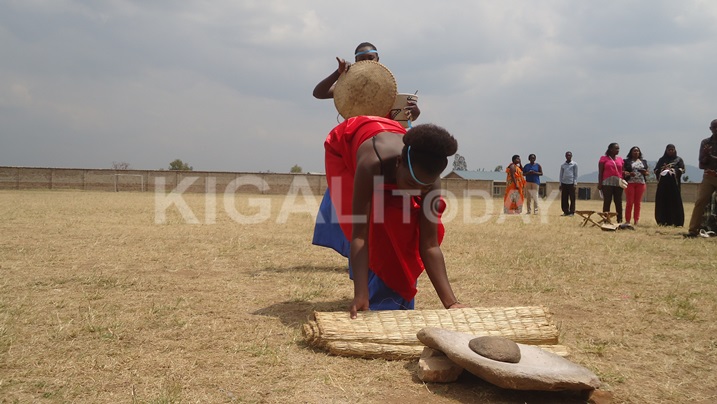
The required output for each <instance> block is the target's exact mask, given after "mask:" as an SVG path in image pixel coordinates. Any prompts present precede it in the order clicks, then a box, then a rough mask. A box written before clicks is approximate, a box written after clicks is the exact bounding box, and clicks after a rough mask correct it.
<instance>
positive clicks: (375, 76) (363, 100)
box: [334, 60, 398, 119]
mask: <svg viewBox="0 0 717 404" xmlns="http://www.w3.org/2000/svg"><path fill="white" fill-rule="evenodd" d="M397 94H398V90H397V85H396V79H395V78H394V77H393V73H391V71H390V70H388V68H387V67H386V66H384V65H382V64H381V63H379V62H376V61H373V60H363V61H360V62H356V63H354V64H352V65H351V67H350V68H349V70H348V71H347V72H345V73H343V74H342V75H341V76H339V79H338V81H337V82H336V86H335V87H334V105H335V106H336V110H337V111H338V112H339V114H341V116H342V117H344V119H347V118H352V117H355V116H360V115H372V116H382V117H385V116H386V115H388V113H389V112H390V111H391V107H392V106H393V103H394V102H395V101H396V95H397Z"/></svg>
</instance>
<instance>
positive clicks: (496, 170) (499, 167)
mask: <svg viewBox="0 0 717 404" xmlns="http://www.w3.org/2000/svg"><path fill="white" fill-rule="evenodd" d="M493 171H495V172H497V173H499V172H501V171H503V166H495V169H493Z"/></svg>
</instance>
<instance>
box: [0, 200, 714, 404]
mask: <svg viewBox="0 0 717 404" xmlns="http://www.w3.org/2000/svg"><path fill="white" fill-rule="evenodd" d="M231 199H232V198H230V199H229V200H226V199H225V198H224V197H223V195H218V196H217V197H216V198H215V199H211V198H209V199H207V198H206V197H205V195H184V197H183V199H182V201H183V203H186V206H185V208H186V209H184V213H185V216H182V214H181V213H182V210H181V209H178V208H177V206H175V205H173V206H170V207H169V208H167V209H164V210H163V209H162V207H161V205H162V203H159V204H158V203H157V198H155V195H154V194H152V193H103V192H72V191H2V192H0V402H3V403H5V402H7V403H12V402H21V403H24V402H106V403H114V402H133V403H180V402H182V403H194V402H212V403H222V402H224V403H232V402H249V403H251V402H268V403H273V402H282V403H283V402H307V403H319V402H322V403H323V402H336V403H342V402H345V403H354V402H367V403H392V402H401V403H404V402H432V403H455V402H491V403H556V402H558V403H562V402H564V403H580V402H584V399H582V398H581V397H580V396H578V395H575V394H567V393H538V392H514V391H507V390H503V389H499V388H496V387H493V386H491V385H489V384H487V383H485V382H483V381H481V380H480V379H478V378H476V377H473V376H471V375H464V376H462V377H461V379H460V380H459V381H458V382H456V383H451V384H445V385H443V384H431V383H429V384H424V383H422V382H421V381H420V380H418V378H417V377H416V373H415V370H416V366H417V364H416V362H415V361H385V360H366V359H356V358H345V357H337V356H331V355H328V354H327V353H326V352H323V351H320V350H314V349H312V348H310V347H308V346H307V345H306V344H305V343H304V341H303V338H302V336H301V325H302V324H303V323H304V322H305V321H306V319H307V317H308V316H309V315H310V314H311V313H312V312H313V311H335V310H345V309H346V308H347V307H348V304H349V302H350V299H351V297H352V290H353V289H352V284H351V282H350V281H349V279H348V277H347V274H346V260H345V259H343V258H342V257H340V256H338V255H337V254H336V253H334V252H333V251H330V250H328V249H324V248H320V247H315V246H311V244H310V241H311V233H312V230H313V217H312V215H311V214H309V213H306V212H315V211H316V207H317V206H318V201H319V197H318V196H316V197H314V198H309V200H302V198H300V197H299V198H297V200H296V203H294V204H293V205H288V204H287V200H286V199H285V198H284V197H283V196H262V195H236V197H235V198H233V200H231ZM160 202H161V201H160ZM302 203H303V204H304V205H303V207H302V206H299V208H298V209H295V210H297V211H296V212H293V213H291V212H290V209H289V208H290V207H291V206H296V205H297V204H299V205H300V204H302ZM558 204H559V202H555V203H553V204H552V205H551V206H549V207H546V209H544V210H543V214H542V215H541V216H530V217H529V219H527V218H526V217H507V218H501V216H500V215H499V210H498V208H499V206H500V201H498V200H495V201H490V200H489V201H488V202H485V201H482V200H477V201H472V203H471V206H470V209H468V208H467V205H466V204H465V201H463V200H459V203H458V204H457V205H454V206H455V208H456V212H457V216H456V217H455V218H454V219H453V220H450V221H448V222H447V224H446V227H447V237H446V239H445V241H444V245H443V251H444V254H445V256H446V261H447V265H448V269H449V276H450V278H451V281H452V283H453V286H454V289H455V290H456V293H457V295H458V297H459V299H461V301H463V302H465V303H468V304H470V305H472V306H484V307H492V306H524V305H543V306H546V307H547V308H548V309H549V310H550V311H551V312H552V313H553V318H554V320H555V321H556V322H557V323H558V324H559V326H560V329H561V343H562V344H563V345H566V346H567V347H569V349H570V350H571V356H570V359H571V360H572V361H574V362H576V363H579V364H581V365H583V366H586V367H587V368H589V369H591V370H592V371H593V372H595V373H596V374H597V375H599V376H600V378H601V380H602V381H603V383H604V386H603V389H605V390H609V391H611V392H612V393H613V394H614V398H615V402H626V403H667V402H680V403H687V402H704V403H708V402H714V401H715V400H717V376H716V374H717V373H716V372H715V370H716V369H715V367H717V337H716V336H715V335H717V321H716V320H717V307H716V306H717V287H716V283H717V276H716V274H717V260H716V259H715V258H716V257H717V239H683V238H682V237H681V233H682V232H684V229H674V228H659V227H657V226H656V225H655V224H654V220H653V219H652V215H653V205H652V204H649V203H647V204H644V205H643V213H642V216H643V219H642V224H641V225H640V226H639V227H638V228H637V230H635V231H629V230H625V231H619V232H603V231H600V230H599V229H597V228H583V227H580V226H579V224H580V219H579V218H578V217H560V216H559V214H560V210H559V207H558V206H557V205H558ZM600 204H601V202H600V201H578V208H579V209H593V210H600ZM158 206H159V209H158ZM685 210H686V214H687V217H689V214H690V212H691V205H690V204H686V205H685ZM158 211H163V212H164V213H166V220H164V221H162V220H160V222H161V223H157V219H158V217H161V215H159V214H158ZM187 211H190V212H191V213H192V214H193V215H194V216H195V217H196V219H197V221H198V222H199V224H189V223H188V219H187V216H186V214H187ZM464 214H468V220H466V219H465V217H464ZM262 215H263V216H262ZM282 215H283V216H282ZM471 220H472V221H474V222H475V221H481V220H484V221H483V222H482V223H468V221H471ZM248 221H255V222H257V223H246V222H248ZM240 222H242V223H240ZM440 307H441V305H440V303H439V301H438V299H437V297H436V294H435V292H434V291H433V288H432V287H431V285H430V282H429V281H428V280H427V278H426V277H425V276H423V277H422V278H421V279H420V280H419V294H418V296H417V308H419V309H420V308H425V309H429V308H431V309H435V308H440Z"/></svg>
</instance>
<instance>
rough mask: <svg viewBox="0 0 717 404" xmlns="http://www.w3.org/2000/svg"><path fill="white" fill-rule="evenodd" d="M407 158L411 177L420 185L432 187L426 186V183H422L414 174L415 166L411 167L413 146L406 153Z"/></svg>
mask: <svg viewBox="0 0 717 404" xmlns="http://www.w3.org/2000/svg"><path fill="white" fill-rule="evenodd" d="M406 156H408V171H409V172H410V173H411V177H413V180H414V181H416V182H417V183H419V184H420V185H431V184H426V183H425V182H421V181H419V180H418V178H416V174H414V173H413V166H412V165H411V146H408V150H407V151H406Z"/></svg>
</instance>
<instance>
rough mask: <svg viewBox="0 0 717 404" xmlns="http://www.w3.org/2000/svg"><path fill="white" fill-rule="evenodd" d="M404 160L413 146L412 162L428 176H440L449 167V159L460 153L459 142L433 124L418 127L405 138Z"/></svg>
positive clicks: (407, 133) (412, 129) (409, 131)
mask: <svg viewBox="0 0 717 404" xmlns="http://www.w3.org/2000/svg"><path fill="white" fill-rule="evenodd" d="M403 144H404V147H403V152H402V153H401V155H402V158H403V159H404V160H405V159H406V157H407V153H408V146H411V161H412V162H413V164H414V165H416V166H419V167H421V168H422V169H424V170H425V171H426V172H427V173H428V174H431V175H439V174H440V173H441V172H442V171H443V170H444V169H445V168H446V166H447V165H448V157H449V156H452V155H454V154H456V152H457V151H458V141H457V140H456V139H455V138H454V137H453V136H452V135H451V134H450V133H448V131H447V130H445V129H444V128H442V127H440V126H438V125H434V124H432V123H424V124H421V125H416V126H414V127H413V128H411V129H409V130H408V132H406V134H405V135H404V136H403Z"/></svg>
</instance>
